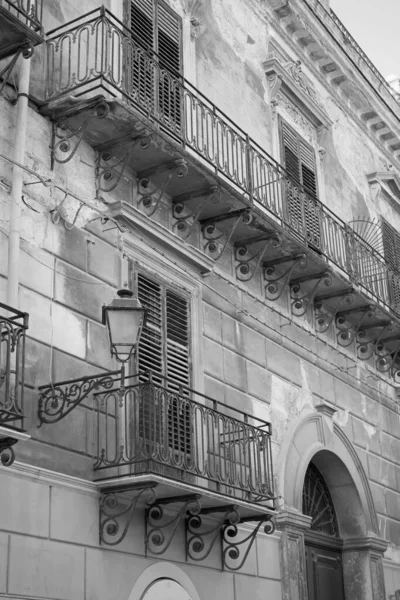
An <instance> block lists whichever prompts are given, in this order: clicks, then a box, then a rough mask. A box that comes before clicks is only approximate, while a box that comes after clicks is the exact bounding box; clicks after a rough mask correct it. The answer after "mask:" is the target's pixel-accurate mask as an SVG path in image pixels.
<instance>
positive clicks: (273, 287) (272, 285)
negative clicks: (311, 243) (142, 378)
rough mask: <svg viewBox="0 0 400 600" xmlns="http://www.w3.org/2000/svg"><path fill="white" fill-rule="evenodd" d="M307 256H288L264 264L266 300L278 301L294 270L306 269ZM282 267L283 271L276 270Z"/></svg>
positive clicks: (302, 254)
mask: <svg viewBox="0 0 400 600" xmlns="http://www.w3.org/2000/svg"><path fill="white" fill-rule="evenodd" d="M307 264H308V263H307V256H306V255H305V254H304V253H301V254H289V255H288V256H282V257H281V258H277V259H275V260H270V261H267V262H264V264H263V269H264V281H265V282H266V284H265V297H266V298H267V300H279V298H280V297H281V296H282V294H283V292H284V290H285V289H286V286H287V285H288V283H289V281H290V278H291V276H292V274H293V272H294V270H295V269H296V268H299V269H305V268H306V267H307ZM281 265H284V268H283V270H282V271H281V270H280V269H277V267H280V266H281Z"/></svg>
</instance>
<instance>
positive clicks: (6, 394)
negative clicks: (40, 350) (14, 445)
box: [0, 303, 28, 429]
mask: <svg viewBox="0 0 400 600" xmlns="http://www.w3.org/2000/svg"><path fill="white" fill-rule="evenodd" d="M27 329H28V315H27V313H23V312H20V311H18V310H14V309H13V308H11V307H9V306H7V305H5V304H1V303H0V425H2V426H4V425H5V426H8V425H10V424H12V426H16V425H18V428H21V429H22V428H23V418H24V368H25V334H26V330H27ZM16 422H18V423H16Z"/></svg>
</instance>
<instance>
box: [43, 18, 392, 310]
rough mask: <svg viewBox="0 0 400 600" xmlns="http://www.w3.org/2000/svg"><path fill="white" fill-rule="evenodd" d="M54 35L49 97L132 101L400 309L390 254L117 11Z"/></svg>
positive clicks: (300, 235)
mask: <svg viewBox="0 0 400 600" xmlns="http://www.w3.org/2000/svg"><path fill="white" fill-rule="evenodd" d="M49 35H50V37H49V39H48V42H47V47H48V74H47V92H46V93H47V99H48V100H49V101H50V100H55V99H57V98H59V97H60V96H63V95H64V94H71V93H72V92H74V93H75V94H76V95H78V96H80V95H82V94H85V93H86V92H89V91H91V90H94V89H97V90H98V89H99V88H100V89H102V90H103V91H104V92H105V95H106V96H107V98H108V99H110V100H111V99H113V98H118V99H122V100H125V101H127V102H128V103H129V104H131V105H132V106H133V107H134V108H135V109H136V110H137V111H138V112H139V113H142V114H143V115H145V116H146V118H147V120H148V122H150V123H151V122H153V123H154V124H156V125H157V127H158V128H160V129H162V130H163V131H165V132H166V133H167V134H168V135H169V136H170V137H171V138H173V139H175V140H176V142H177V143H179V144H180V145H181V146H183V147H184V148H185V150H186V151H187V152H188V153H189V154H190V153H193V154H194V155H195V156H199V157H200V158H201V160H202V162H203V163H206V164H208V165H209V167H210V168H211V170H212V171H213V172H214V173H215V174H216V175H217V176H218V177H220V178H222V179H223V180H225V181H226V182H227V183H229V184H230V185H231V186H233V188H235V190H237V191H239V192H241V193H242V194H243V195H244V196H245V197H246V198H247V199H250V200H252V201H253V202H254V204H255V205H256V206H259V207H262V209H263V210H264V212H265V213H266V214H267V215H270V216H271V217H272V218H273V219H274V221H275V222H278V224H279V225H281V226H282V227H284V228H285V229H286V230H287V231H288V232H290V234H291V235H292V236H294V237H295V238H296V239H298V240H299V242H300V243H301V244H303V245H305V246H308V247H310V248H311V249H312V250H314V251H315V252H317V253H318V255H320V256H322V257H324V258H325V259H327V261H328V264H332V265H335V266H336V267H338V268H339V269H340V271H341V273H342V274H343V275H347V277H348V279H349V280H350V281H351V283H352V284H356V285H358V286H359V288H360V289H361V290H363V291H364V292H366V293H367V295H369V296H370V297H373V298H374V299H375V300H376V301H377V302H379V303H381V304H384V305H385V306H386V307H388V308H389V309H392V310H393V311H394V312H395V313H396V314H400V303H399V301H398V300H397V298H398V297H399V292H398V291H397V290H398V289H399V290H400V287H399V286H400V281H399V278H398V276H397V275H396V274H395V273H393V272H392V271H391V269H390V267H389V265H388V264H387V263H386V262H385V260H384V258H383V257H382V256H381V255H380V254H379V253H378V252H376V251H375V250H374V249H373V248H372V247H371V246H370V245H369V244H368V243H367V242H365V241H364V240H363V239H362V238H361V237H360V236H358V235H357V233H356V232H354V231H353V230H352V229H351V228H350V227H349V226H348V225H346V224H345V223H344V222H343V221H342V220H341V219H340V218H339V217H337V216H336V215H335V214H334V213H333V212H332V211H331V210H329V208H328V207H327V206H325V205H324V204H322V203H321V202H320V201H319V200H318V199H317V198H316V197H314V196H313V195H312V194H310V193H308V192H307V191H306V190H305V189H304V188H302V187H301V186H299V185H298V184H297V183H296V182H294V181H293V180H292V179H291V178H290V176H289V175H288V173H287V172H286V171H285V169H284V168H283V167H282V166H281V165H280V164H279V163H277V162H276V161H275V160H274V159H273V158H272V157H271V156H270V155H269V154H268V153H267V152H265V151H264V150H263V149H262V148H261V147H260V146H259V145H258V144H257V143H256V142H255V141H254V140H252V139H251V138H250V137H249V136H248V135H247V134H246V133H245V132H244V131H243V130H242V129H240V128H239V127H238V126H237V125H236V124H235V123H234V122H233V121H232V120H231V119H229V117H228V116H227V115H225V114H224V113H223V112H222V111H220V110H219V109H218V107H217V106H215V105H214V104H213V103H212V102H210V101H209V100H208V99H207V98H206V97H205V96H204V95H203V94H202V93H201V92H199V91H198V90H197V89H196V88H194V86H193V85H191V84H190V83H189V82H188V81H186V80H185V79H184V78H183V77H182V76H181V75H180V74H178V73H173V72H170V71H168V70H166V69H165V68H163V67H162V66H161V63H160V62H159V60H158V57H157V55H156V54H154V53H149V51H146V50H145V49H144V48H142V47H141V46H140V45H139V43H138V42H137V41H136V40H135V38H134V35H133V34H132V32H131V31H130V30H129V29H127V28H126V27H125V26H124V25H123V24H122V23H121V22H120V21H118V19H116V18H115V17H114V16H113V15H112V14H111V13H110V12H108V11H107V10H106V9H104V8H101V9H96V10H94V11H92V12H90V13H88V14H86V15H84V16H83V17H81V18H79V19H76V20H75V21H72V22H71V23H70V24H67V25H65V26H63V27H60V28H58V29H56V30H53V31H52V32H50V34H49ZM127 65H128V67H127ZM399 299H400V298H399Z"/></svg>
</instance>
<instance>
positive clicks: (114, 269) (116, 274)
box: [88, 239, 121, 287]
mask: <svg viewBox="0 0 400 600" xmlns="http://www.w3.org/2000/svg"><path fill="white" fill-rule="evenodd" d="M120 267H121V265H120V256H119V253H118V251H117V249H116V248H115V247H113V246H110V245H109V244H106V243H105V242H102V241H101V240H99V239H96V240H91V241H90V242H89V243H88V273H90V274H91V275H94V276H95V277H98V278H99V279H103V280H104V281H107V282H108V283H110V284H111V285H113V286H116V287H118V286H119V281H120Z"/></svg>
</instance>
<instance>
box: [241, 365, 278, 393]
mask: <svg viewBox="0 0 400 600" xmlns="http://www.w3.org/2000/svg"><path fill="white" fill-rule="evenodd" d="M246 368H247V391H248V393H249V394H250V395H251V396H256V397H257V398H260V400H262V401H263V402H268V403H269V402H271V393H272V392H271V374H270V373H268V371H267V369H265V368H264V367H260V366H258V365H256V364H254V363H252V362H250V361H246Z"/></svg>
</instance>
